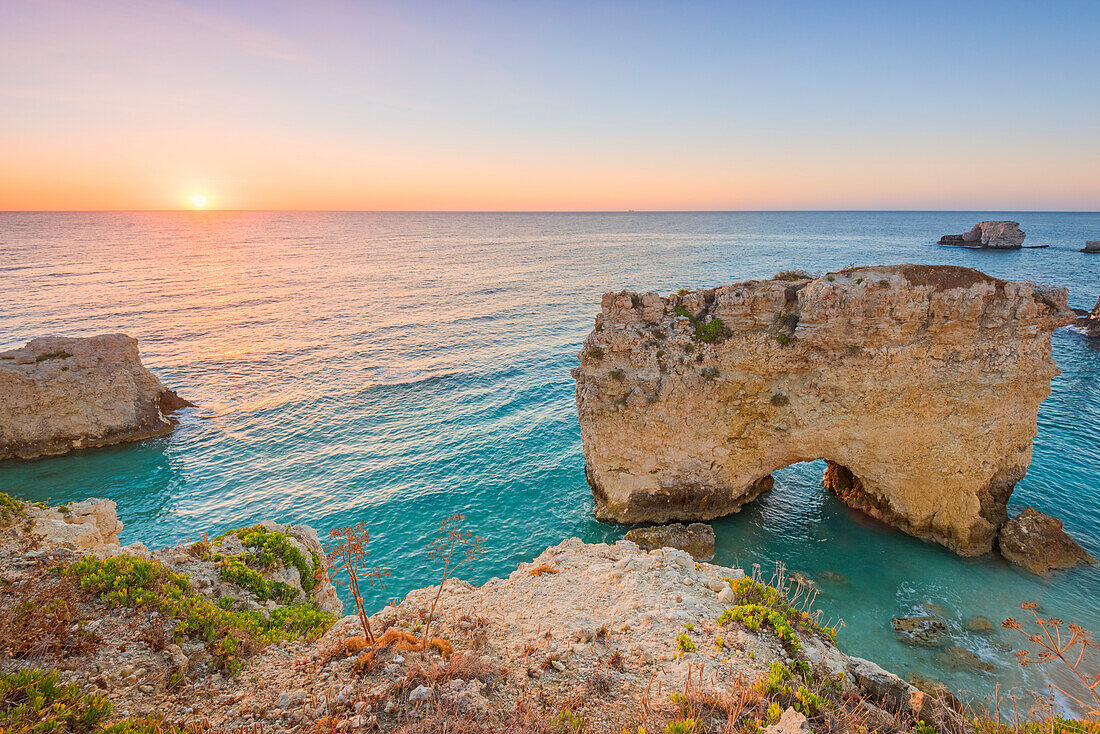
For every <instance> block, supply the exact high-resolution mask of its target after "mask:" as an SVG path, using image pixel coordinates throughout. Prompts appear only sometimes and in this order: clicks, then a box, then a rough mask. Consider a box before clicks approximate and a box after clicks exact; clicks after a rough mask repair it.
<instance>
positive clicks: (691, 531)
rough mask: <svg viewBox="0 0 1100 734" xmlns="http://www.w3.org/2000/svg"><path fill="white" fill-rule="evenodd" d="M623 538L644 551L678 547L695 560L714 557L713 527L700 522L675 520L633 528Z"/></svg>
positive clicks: (705, 559)
mask: <svg viewBox="0 0 1100 734" xmlns="http://www.w3.org/2000/svg"><path fill="white" fill-rule="evenodd" d="M625 539H626V540H629V541H630V542H631V543H634V544H635V545H637V546H638V547H639V548H641V549H642V550H645V551H651V550H655V549H657V548H678V549H679V550H682V551H684V552H685V553H688V554H690V555H691V557H692V558H694V559H695V560H697V561H709V560H710V559H711V558H714V528H712V527H711V526H710V525H706V524H704V523H701V522H693V523H691V524H690V525H684V524H683V523H679V522H676V523H672V524H671V525H655V526H653V527H650V528H634V529H633V530H631V531H630V532H628V533H627V534H626V538H625Z"/></svg>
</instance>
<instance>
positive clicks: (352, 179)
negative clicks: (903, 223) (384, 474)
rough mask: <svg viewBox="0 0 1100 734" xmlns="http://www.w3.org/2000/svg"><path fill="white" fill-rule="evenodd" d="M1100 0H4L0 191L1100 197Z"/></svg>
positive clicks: (508, 204) (258, 198) (720, 202)
mask: <svg viewBox="0 0 1100 734" xmlns="http://www.w3.org/2000/svg"><path fill="white" fill-rule="evenodd" d="M1098 39H1100V2H1097V0H1078V1H1066V2H1057V1H1055V2H1030V1H1029V2H1015V1H1014V0H1000V1H998V2H966V1H965V0H960V1H955V2H936V1H931V2H924V1H922V2H887V1H885V0H878V1H877V2H785V1H784V0H756V1H754V2H738V1H731V2H723V3H696V2H675V3H657V2H648V1H647V0H634V1H633V2H601V0H586V1H584V2H571V1H570V0H557V1H555V2H523V1H519V0H517V1H514V2H499V3H496V2H463V1H462V0H451V1H449V2H431V3H430V2H416V1H415V0H411V1H410V0H406V1H403V2H392V3H373V2H332V1H330V0H311V1H310V2H280V1H279V0H263V1H257V2H233V1H232V0H219V1H217V2H182V1H177V0H149V1H148V2H136V1H133V0H118V1H115V0H79V1H74V2H69V1H68V0H0V210H56V209H65V210H72V209H86V210H96V209H173V208H188V207H192V206H194V205H195V204H194V202H196V201H197V202H199V203H203V202H202V201H201V199H200V198H198V197H204V198H205V199H206V201H205V205H206V206H209V207H211V208H227V209H328V210H433V211H439V210H492V211H503V210H523V211H532V210H540V211H541V210H624V209H634V210H711V209H716V210H746V209H749V210H753V209H781V210H785V209H953V210H995V211H1004V210H1009V211H1011V210H1041V209H1053V210H1089V211H1095V210H1100V42H1098Z"/></svg>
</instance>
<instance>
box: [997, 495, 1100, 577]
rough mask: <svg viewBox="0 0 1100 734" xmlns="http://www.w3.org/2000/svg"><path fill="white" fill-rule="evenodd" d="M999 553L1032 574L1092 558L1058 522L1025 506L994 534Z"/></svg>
mask: <svg viewBox="0 0 1100 734" xmlns="http://www.w3.org/2000/svg"><path fill="white" fill-rule="evenodd" d="M997 540H998V544H999V546H1000V549H1001V555H1002V556H1004V557H1005V558H1006V559H1007V560H1008V561H1010V562H1012V563H1015V564H1016V565H1017V566H1021V567H1023V568H1026V569H1027V570H1028V571H1031V572H1032V573H1035V574H1040V575H1043V574H1047V573H1050V572H1051V571H1054V570H1057V569H1060V568H1069V567H1070V566H1075V565H1077V564H1078V563H1087V564H1094V563H1096V559H1095V558H1093V557H1092V555H1091V554H1090V553H1089V552H1088V551H1086V550H1085V549H1084V548H1082V547H1081V546H1080V545H1078V544H1077V542H1076V541H1074V539H1073V538H1071V537H1069V535H1067V534H1066V532H1065V531H1064V530H1062V521H1061V520H1056V519H1055V518H1053V517H1050V516H1049V515H1044V514H1042V513H1040V512H1037V511H1036V510H1035V509H1033V508H1031V507H1025V508H1024V510H1023V512H1021V513H1020V514H1019V515H1017V516H1016V517H1015V518H1013V519H1012V520H1009V521H1008V522H1006V523H1005V524H1004V526H1003V527H1002V528H1001V532H1000V535H999V536H998V539H997Z"/></svg>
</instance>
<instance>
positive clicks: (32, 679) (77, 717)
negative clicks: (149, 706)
mask: <svg viewBox="0 0 1100 734" xmlns="http://www.w3.org/2000/svg"><path fill="white" fill-rule="evenodd" d="M110 713H111V702H110V701H108V700H107V698H106V696H103V695H102V694H99V693H96V694H92V695H85V694H84V693H82V692H81V690H80V687H79V686H78V685H76V684H75V683H69V684H63V683H61V682H60V680H59V679H58V672H57V671H56V670H51V671H48V672H47V671H42V670H38V669H35V668H27V669H24V670H17V671H15V672H14V673H8V674H6V675H0V732H12V734H16V732H19V733H22V732H33V733H34V734H39V733H41V734H53V733H54V732H57V733H58V734H90V732H94V731H96V729H97V727H98V726H99V723H100V722H101V721H103V720H104V719H106V718H107V716H108V715H109V714H110Z"/></svg>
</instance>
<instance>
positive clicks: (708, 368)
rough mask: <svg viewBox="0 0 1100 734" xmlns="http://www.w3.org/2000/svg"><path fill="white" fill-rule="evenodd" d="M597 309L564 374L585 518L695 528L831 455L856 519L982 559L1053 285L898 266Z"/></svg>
mask: <svg viewBox="0 0 1100 734" xmlns="http://www.w3.org/2000/svg"><path fill="white" fill-rule="evenodd" d="M790 277H793V278H796V279H794V280H766V281H746V282H742V283H735V284H733V285H727V286H722V287H719V288H711V289H706V290H692V291H689V290H683V291H681V292H680V293H678V294H675V295H672V296H669V297H667V298H662V297H661V296H659V295H658V294H656V293H645V294H638V293H629V292H626V291H623V292H621V293H608V294H606V295H605V296H604V297H603V300H602V304H601V312H600V314H599V316H597V318H596V327H595V330H594V331H593V332H592V333H591V334H589V336H588V338H587V339H586V340H585V342H584V345H583V347H582V349H581V352H580V355H579V357H580V366H579V367H577V368H576V369H574V371H573V375H574V377H575V378H576V381H577V386H576V399H577V412H578V415H579V417H580V425H581V438H582V441H583V444H584V452H585V473H586V475H587V478H588V482H589V484H590V485H591V487H592V492H593V495H594V497H595V500H596V515H597V517H599V518H601V519H605V520H614V521H617V522H624V523H636V522H658V523H660V522H670V521H675V520H709V519H712V518H715V517H718V516H721V515H725V514H729V513H731V512H736V511H737V510H738V509H739V508H740V507H741V506H742V505H743V504H745V503H746V502H748V501H750V500H752V499H753V498H755V497H756V496H758V495H759V494H760V493H762V492H764V491H766V490H767V489H769V488H770V487H771V473H772V472H773V471H775V470H777V469H781V468H783V467H785V466H788V465H790V464H793V463H796V462H801V461H810V460H813V459H822V458H823V459H827V460H828V462H829V464H828V470H827V472H826V477H825V483H826V486H827V487H828V488H829V489H831V490H832V491H834V492H836V493H837V494H838V495H839V496H840V497H841V499H843V500H844V501H845V502H846V503H847V504H849V505H851V506H852V507H855V508H858V509H861V510H863V511H864V512H866V513H868V514H870V515H872V516H874V517H876V518H879V519H881V520H883V521H885V522H887V523H889V524H891V525H893V526H895V527H897V528H900V529H902V530H904V531H905V532H907V533H910V534H912V535H915V536H918V537H921V538H928V539H931V540H934V541H936V542H938V543H941V544H943V545H945V546H947V547H948V548H951V549H952V550H954V551H956V552H958V553H961V554H963V555H977V554H981V553H984V552H986V551H989V550H990V549H991V547H992V545H993V540H994V538H995V536H996V533H997V529H998V528H999V527H1000V526H1001V524H1003V523H1004V522H1005V520H1007V519H1008V515H1007V511H1006V503H1007V501H1008V498H1009V495H1010V494H1011V493H1012V489H1013V487H1014V486H1015V484H1016V482H1017V481H1019V480H1020V478H1022V477H1023V476H1024V474H1025V472H1026V471H1027V468H1028V465H1029V464H1030V462H1031V442H1032V439H1033V438H1034V436H1035V434H1036V430H1037V428H1036V414H1037V411H1038V408H1039V404H1040V403H1041V402H1042V401H1043V399H1044V398H1046V396H1047V395H1048V394H1049V393H1050V379H1051V377H1053V376H1054V375H1056V374H1058V368H1057V366H1056V365H1055V364H1054V361H1053V360H1052V359H1051V356H1050V355H1051V345H1050V336H1051V333H1052V332H1053V330H1054V329H1055V328H1057V327H1060V326H1064V325H1066V324H1069V323H1072V322H1073V318H1074V314H1073V312H1072V311H1070V310H1069V309H1068V308H1067V307H1066V295H1067V294H1066V291H1065V289H1051V288H1045V287H1042V286H1039V285H1036V284H1033V283H1028V282H1006V281H1003V280H998V279H996V278H992V277H990V276H988V275H985V274H983V273H980V272H978V271H976V270H971V269H969V268H960V267H954V266H928V265H894V266H884V267H862V268H852V269H849V270H844V271H841V272H839V273H833V274H830V275H827V276H824V277H819V278H816V279H805V278H800V277H798V275H797V274H793V275H792V276H790Z"/></svg>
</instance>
